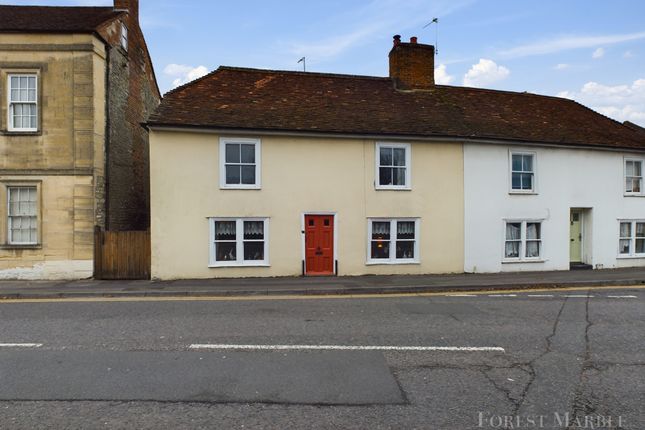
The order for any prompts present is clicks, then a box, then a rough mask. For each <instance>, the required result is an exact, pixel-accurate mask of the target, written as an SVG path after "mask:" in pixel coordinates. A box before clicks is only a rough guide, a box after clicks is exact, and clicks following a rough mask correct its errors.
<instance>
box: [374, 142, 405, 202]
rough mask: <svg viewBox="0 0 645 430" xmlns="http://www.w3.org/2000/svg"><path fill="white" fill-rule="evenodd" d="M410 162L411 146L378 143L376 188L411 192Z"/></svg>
mask: <svg viewBox="0 0 645 430" xmlns="http://www.w3.org/2000/svg"><path fill="white" fill-rule="evenodd" d="M410 160H411V154H410V145H409V144H406V143H377V144H376V188H377V189H382V190H397V189H404V190H409V189H410V167H411V166H410Z"/></svg>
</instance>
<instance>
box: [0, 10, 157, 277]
mask: <svg viewBox="0 0 645 430" xmlns="http://www.w3.org/2000/svg"><path fill="white" fill-rule="evenodd" d="M138 8H139V5H138V1H137V0H131V1H128V0H115V4H114V7H43V6H0V101H1V102H0V201H2V202H3V203H2V204H0V278H5V279H7V278H21V279H70V278H85V277H90V276H92V270H93V265H92V260H93V246H94V243H93V237H94V235H93V231H94V228H95V226H99V227H101V228H103V229H108V230H146V229H147V228H148V226H149V184H148V135H147V132H146V130H145V129H144V128H143V127H142V126H141V123H142V122H144V121H145V120H146V118H147V115H148V113H149V112H151V111H152V110H153V109H154V108H155V107H156V106H157V105H158V104H159V101H160V99H161V96H160V92H159V89H158V87H157V83H156V79H155V75H154V70H153V66H152V61H151V59H150V55H149V53H148V49H147V47H146V43H145V40H144V37H143V33H142V31H141V28H140V27H139V16H138Z"/></svg>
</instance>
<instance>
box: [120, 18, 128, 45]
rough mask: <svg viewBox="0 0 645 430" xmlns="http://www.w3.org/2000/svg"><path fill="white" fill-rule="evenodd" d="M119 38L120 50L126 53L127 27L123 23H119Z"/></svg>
mask: <svg viewBox="0 0 645 430" xmlns="http://www.w3.org/2000/svg"><path fill="white" fill-rule="evenodd" d="M119 38H120V41H121V48H123V49H124V50H125V51H126V52H127V51H128V26H126V25H125V24H124V23H121V35H120V37H119Z"/></svg>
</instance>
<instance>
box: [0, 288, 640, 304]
mask: <svg viewBox="0 0 645 430" xmlns="http://www.w3.org/2000/svg"><path fill="white" fill-rule="evenodd" d="M642 289H645V285H623V286H618V285H617V286H605V287H596V286H587V287H584V286H580V287H563V288H535V289H528V288H525V289H508V290H488V291H461V292H459V291H453V292H442V293H383V294H328V295H327V294H319V295H314V294H302V295H273V296H217V297H200V296H167V297H152V296H149V297H67V298H65V297H63V298H49V299H34V298H31V299H20V298H17V299H0V304H18V303H94V302H246V301H248V302H251V301H280V300H337V299H391V298H404V297H451V296H464V295H469V296H470V295H473V296H482V295H484V296H486V295H490V294H495V295H498V294H532V293H544V292H549V293H557V292H566V291H592V292H598V291H603V290H606V291H611V290H642Z"/></svg>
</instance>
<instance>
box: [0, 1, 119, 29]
mask: <svg viewBox="0 0 645 430" xmlns="http://www.w3.org/2000/svg"><path fill="white" fill-rule="evenodd" d="M121 13H123V11H116V10H114V8H112V7H64V6H0V32H29V33H31V32H38V33H92V32H94V31H95V30H96V29H97V27H99V26H100V25H101V24H103V23H105V22H107V21H110V20H112V19H113V18H115V17H117V16H119V15H120V14H121Z"/></svg>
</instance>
